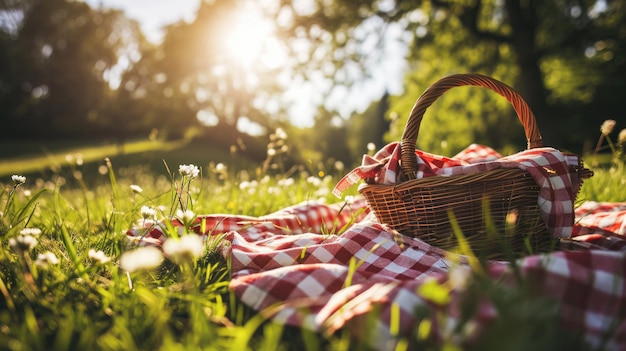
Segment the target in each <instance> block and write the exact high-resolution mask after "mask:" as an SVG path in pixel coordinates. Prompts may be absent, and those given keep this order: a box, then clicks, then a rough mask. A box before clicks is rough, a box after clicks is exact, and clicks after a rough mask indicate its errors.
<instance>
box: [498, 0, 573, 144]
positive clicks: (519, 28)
mask: <svg viewBox="0 0 626 351" xmlns="http://www.w3.org/2000/svg"><path fill="white" fill-rule="evenodd" d="M536 6H537V5H536V1H534V0H530V1H527V2H524V6H523V7H522V5H521V3H520V0H507V1H506V9H507V14H508V17H509V23H510V24H511V27H512V29H513V33H512V41H511V46H512V49H513V51H514V52H515V60H516V63H517V66H518V67H519V81H518V87H517V90H518V92H519V93H520V95H522V97H523V98H524V100H526V102H527V103H528V105H529V106H530V109H531V110H532V111H533V113H534V114H535V118H536V119H537V125H538V127H539V130H540V132H541V135H542V136H543V141H544V145H546V146H554V147H557V148H558V147H559V146H561V145H560V144H561V141H562V136H560V135H559V133H558V128H556V127H557V126H558V120H557V118H556V116H555V114H554V113H553V111H551V108H550V106H549V105H548V103H547V96H548V93H547V91H546V87H545V85H544V81H543V73H542V72H541V68H540V66H539V65H540V61H541V57H540V53H539V50H537V47H536V45H535V42H536V38H535V33H536V29H537V25H538V23H537V14H536V11H537V9H536Z"/></svg>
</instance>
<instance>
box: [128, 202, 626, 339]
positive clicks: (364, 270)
mask: <svg viewBox="0 0 626 351" xmlns="http://www.w3.org/2000/svg"><path fill="white" fill-rule="evenodd" d="M365 206H366V204H365V201H364V200H363V199H357V200H356V201H354V202H353V203H352V204H351V205H350V206H346V207H345V208H343V211H339V209H340V208H341V207H340V206H339V205H325V204H318V203H311V202H307V203H303V204H299V205H295V206H292V207H289V208H286V209H284V210H281V211H278V212H276V213H273V214H270V215H267V216H263V217H258V218H256V217H246V216H237V215H206V216H199V217H198V218H197V219H196V222H195V223H196V224H197V225H196V226H194V230H196V232H198V233H200V228H201V226H200V225H199V223H201V222H202V221H203V220H204V221H205V222H206V231H205V233H201V234H210V235H215V234H220V233H226V239H227V240H226V242H227V243H228V244H229V245H225V246H224V251H223V252H224V255H225V257H226V258H227V259H229V260H230V261H231V266H232V280H231V282H230V288H231V289H232V291H233V292H234V293H235V295H236V296H237V297H238V298H239V299H240V300H241V301H242V302H243V303H245V304H247V305H249V306H250V307H252V308H254V309H255V310H257V311H259V313H261V314H262V315H264V316H266V317H268V318H272V319H273V320H274V321H276V322H279V323H285V324H289V325H293V326H299V327H303V328H308V329H310V330H314V331H318V332H328V333H332V332H334V331H336V330H338V329H340V328H349V329H351V332H352V335H354V336H355V337H360V338H363V339H364V340H366V341H368V342H371V346H372V347H375V348H376V349H393V347H394V344H395V340H397V338H396V336H398V335H404V334H407V333H411V332H414V331H415V330H416V328H417V323H418V322H419V321H418V319H417V317H416V315H415V313H414V312H415V310H416V308H418V307H422V308H428V309H430V310H431V311H433V313H434V311H437V312H444V314H445V315H446V316H447V321H446V323H445V324H442V325H433V335H431V337H432V338H434V339H438V338H441V337H443V336H445V335H447V333H449V332H450V330H452V329H453V328H454V326H455V325H456V324H457V323H458V322H459V311H458V308H457V307H458V304H457V303H458V301H459V300H460V299H461V298H462V296H463V283H462V282H463V277H465V276H467V275H468V272H469V271H470V269H469V264H468V261H467V259H466V258H464V257H458V260H456V259H451V257H453V256H450V253H447V252H445V251H443V250H441V249H439V248H436V247H433V246H430V245H428V244H426V243H424V242H423V241H421V240H419V239H415V238H410V237H405V236H402V235H399V234H397V233H392V231H391V230H389V229H388V228H386V227H385V226H384V225H381V224H379V223H377V222H376V220H375V218H374V217H373V216H372V215H368V214H367V213H366V212H367V211H362V210H363V208H365ZM353 216H356V217H354V218H355V220H356V223H355V224H353V225H351V226H350V227H349V228H348V229H347V230H346V231H345V232H344V233H342V234H341V235H333V234H328V232H325V231H326V229H323V228H341V227H343V226H344V225H346V224H347V223H350V220H351V218H353ZM576 216H577V222H576V223H577V224H576V225H575V228H574V233H575V234H576V235H578V234H580V235H579V236H576V237H575V238H574V239H580V240H581V241H582V242H583V243H585V244H589V245H590V247H591V248H601V247H610V248H611V249H612V250H624V247H625V246H624V245H623V243H625V242H626V241H624V240H622V239H621V238H622V236H623V235H626V233H624V226H625V224H624V223H625V222H626V221H625V220H626V203H612V204H610V203H594V202H588V203H585V204H583V205H582V206H580V207H579V208H577V210H576ZM322 223H324V224H322ZM173 224H174V225H177V226H180V222H178V221H174V222H173ZM609 230H611V231H613V230H615V232H611V235H610V236H607V235H606V233H607V232H608V231H609ZM128 235H129V236H131V237H132V238H135V239H137V237H138V236H143V235H145V237H144V239H143V240H142V242H145V243H147V244H157V245H158V244H160V243H161V241H162V240H164V239H165V237H164V236H163V232H162V229H161V227H160V226H155V227H152V229H150V230H149V231H148V232H147V233H145V232H144V230H143V229H142V228H137V229H133V230H130V231H129V232H128ZM616 242H621V243H622V245H616V244H615V243H616ZM518 263H519V267H520V270H521V272H522V274H523V275H524V276H525V277H527V278H528V281H529V282H530V283H531V284H532V288H533V291H536V292H537V293H538V294H540V295H543V296H546V297H550V298H553V299H554V300H555V303H559V304H560V306H559V312H560V316H561V323H562V325H563V326H564V327H566V328H569V329H570V330H572V331H575V332H580V333H582V334H583V335H584V336H585V338H586V340H587V341H588V342H589V343H590V344H591V345H592V346H599V345H601V344H602V343H604V342H605V344H604V346H605V347H606V349H611V350H626V279H625V278H626V251H609V250H606V249H604V250H593V249H591V250H584V251H576V252H564V251H560V252H555V253H551V254H544V255H538V256H530V257H526V258H523V259H520V260H519V261H518ZM488 269H489V272H490V274H491V275H492V276H493V277H494V279H496V278H498V279H499V278H503V277H506V276H509V275H510V274H511V269H510V267H509V266H508V264H507V263H504V262H500V261H492V262H490V263H489V266H488ZM432 279H436V280H437V281H438V282H442V283H443V282H445V283H446V284H450V285H451V286H452V287H453V291H452V293H451V300H450V301H449V302H448V303H446V304H444V305H441V303H440V302H437V301H432V300H431V299H430V298H429V297H427V296H425V295H424V294H423V293H422V290H421V289H420V287H422V286H424V284H429V283H430V282H431V280H432ZM511 280H512V279H508V281H511ZM498 281H501V280H498ZM371 311H375V312H374V313H375V316H377V317H378V318H376V319H375V320H374V326H373V329H368V330H367V331H366V332H365V333H364V332H363V327H362V326H363V325H364V324H363V323H368V322H369V321H370V320H367V318H368V317H367V316H366V315H367V313H368V312H371ZM498 313H499V311H498V310H497V309H496V308H495V307H494V306H493V305H491V304H490V303H489V302H488V301H483V302H481V303H480V307H479V309H478V312H477V313H476V315H475V316H474V319H473V320H472V322H471V323H470V324H471V325H473V326H475V327H477V328H474V332H473V333H470V335H467V338H468V339H471V338H472V337H475V336H476V334H478V335H479V333H480V331H481V328H485V327H488V325H489V323H490V322H492V321H494V320H496V319H497V318H498ZM366 320H367V321H366ZM434 321H435V322H436V321H437V319H434ZM392 325H394V327H393V328H392ZM395 326H397V328H396V327H395ZM392 331H393V332H392Z"/></svg>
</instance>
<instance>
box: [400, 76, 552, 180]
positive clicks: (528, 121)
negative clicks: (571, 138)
mask: <svg viewBox="0 0 626 351" xmlns="http://www.w3.org/2000/svg"><path fill="white" fill-rule="evenodd" d="M466 85H469V86H478V87H484V88H487V89H490V90H492V91H494V92H496V93H498V94H500V95H502V96H503V97H505V98H506V99H507V100H508V101H509V102H510V103H511V105H512V106H513V109H515V112H516V113H517V117H518V118H519V120H520V122H522V125H523V126H524V131H525V133H526V140H527V141H528V149H532V148H536V147H542V146H543V141H542V138H541V134H540V133H539V129H538V127H537V122H536V121H535V115H534V114H533V112H532V111H531V110H530V108H529V107H528V104H526V101H524V99H523V98H522V97H521V96H520V95H519V94H518V93H517V92H516V91H515V90H513V88H511V87H509V86H508V85H506V84H504V83H502V82H500V81H497V80H495V79H493V78H489V77H487V76H483V75H479V74H455V75H451V76H448V77H444V78H441V79H440V80H438V81H437V82H435V83H434V84H433V85H431V86H430V87H428V89H426V91H424V93H423V94H422V96H420V97H419V99H417V101H416V102H415V105H414V106H413V109H411V114H410V115H409V119H408V121H407V124H406V127H405V128H404V132H403V133H402V141H401V143H400V147H401V149H400V154H401V159H402V165H401V169H402V175H403V176H404V178H405V179H415V178H416V174H417V160H416V158H415V148H416V147H417V134H418V132H419V128H420V124H421V123H422V118H424V113H425V112H426V109H427V108H428V107H429V106H430V105H432V104H433V102H435V100H437V98H439V97H440V96H441V95H443V93H445V92H446V91H448V90H449V89H451V88H454V87H458V86H466Z"/></svg>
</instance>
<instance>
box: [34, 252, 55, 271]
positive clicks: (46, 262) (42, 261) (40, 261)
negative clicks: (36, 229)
mask: <svg viewBox="0 0 626 351" xmlns="http://www.w3.org/2000/svg"><path fill="white" fill-rule="evenodd" d="M35 264H36V265H37V266H38V267H41V268H44V269H45V268H48V267H49V266H54V265H57V264H59V259H58V258H57V257H56V256H55V255H54V254H53V253H52V252H50V251H47V252H44V253H40V254H39V255H37V259H36V260H35Z"/></svg>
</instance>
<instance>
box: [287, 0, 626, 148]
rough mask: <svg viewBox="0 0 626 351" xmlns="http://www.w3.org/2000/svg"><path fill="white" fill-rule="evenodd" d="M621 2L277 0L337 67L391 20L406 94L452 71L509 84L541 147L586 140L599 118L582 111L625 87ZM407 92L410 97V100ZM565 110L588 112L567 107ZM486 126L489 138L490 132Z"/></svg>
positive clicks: (295, 27)
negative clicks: (405, 64) (535, 126)
mask: <svg viewBox="0 0 626 351" xmlns="http://www.w3.org/2000/svg"><path fill="white" fill-rule="evenodd" d="M624 3H625V2H624V1H620V0H614V1H608V0H607V1H595V0H593V1H584V0H566V1H538V0H526V1H522V0H506V1H495V0H474V1H455V0H450V1H444V0H430V1H422V0H405V1H374V0H360V1H353V0H334V1H321V0H320V1H314V2H313V4H312V5H311V6H310V7H309V8H308V9H307V11H304V13H300V12H299V11H297V10H296V9H294V6H293V4H292V3H291V2H289V1H283V2H282V6H283V8H284V9H287V10H286V11H291V12H292V13H294V20H293V26H292V28H291V29H290V31H291V32H296V31H297V30H298V28H300V30H301V31H304V32H311V31H314V30H315V31H318V32H319V31H320V30H322V31H325V32H326V33H330V38H328V39H327V40H326V41H325V45H327V46H328V47H331V48H332V50H335V52H339V54H338V55H336V56H335V57H334V58H335V59H336V60H342V61H343V63H342V62H338V64H339V65H342V64H345V63H346V62H350V60H352V59H354V60H356V61H362V57H363V55H364V53H363V52H359V50H360V49H359V47H360V46H359V44H362V43H363V42H365V41H366V40H367V38H368V36H376V33H377V32H380V31H381V28H384V27H385V26H388V25H390V24H394V25H399V26H402V28H404V29H405V30H406V33H407V35H409V36H410V40H411V46H410V48H411V49H410V54H409V60H410V62H412V64H413V66H412V67H413V69H414V70H415V71H414V72H415V74H414V75H411V77H409V78H408V79H409V82H408V84H407V90H415V89H414V88H412V87H415V86H419V90H420V91H423V90H424V89H425V88H426V87H427V86H428V85H429V84H430V83H432V82H434V80H435V78H438V77H434V75H433V74H430V73H432V72H437V73H438V75H439V76H441V75H444V74H450V73H457V72H459V71H461V72H462V71H472V72H478V73H484V74H487V75H491V76H494V77H496V78H500V79H501V80H504V81H505V82H507V83H509V84H511V85H513V86H514V87H515V88H516V90H518V91H519V92H520V94H521V95H522V96H524V98H525V99H526V101H527V102H528V103H529V105H530V107H531V108H532V110H533V111H534V112H535V115H536V116H537V119H538V123H539V126H540V129H541V131H542V133H543V134H544V139H545V141H546V144H549V145H554V146H556V147H564V146H565V147H573V145H574V144H577V145H578V147H580V144H581V143H582V141H583V138H584V137H589V135H584V134H585V133H584V132H583V133H581V132H580V131H581V130H584V125H585V124H584V121H585V120H588V119H590V118H594V119H597V120H601V118H598V117H597V115H594V116H593V117H589V115H588V113H591V111H596V113H597V112H599V111H611V108H609V107H607V106H602V105H601V104H598V103H597V102H599V101H598V100H596V101H595V102H594V98H599V93H600V92H606V91H607V90H609V91H613V93H611V94H610V95H609V96H615V91H616V90H615V89H611V88H619V89H623V88H624V85H623V84H624V83H622V82H624V81H625V79H624V59H623V58H621V57H618V55H617V54H618V53H621V52H623V50H624V49H623V48H624V43H625V40H626V39H625V36H626V34H625V33H626V31H625V30H624V23H626V22H625V21H624V16H625V13H626V11H624V10H625V5H624ZM301 12H302V11H301ZM363 33H365V34H363ZM317 37H322V38H324V36H323V35H319V34H318V35H317ZM318 41H319V40H318ZM361 47H362V46H361ZM598 49H600V50H598ZM428 70H432V71H428ZM611 74H618V75H619V76H617V77H616V76H614V75H613V76H611ZM563 78H567V80H566V81H564V80H563ZM609 87H610V88H609ZM451 94H452V91H451ZM455 94H457V93H456V92H455V93H454V94H452V95H455ZM407 95H411V96H410V97H408V98H407V99H410V100H413V101H414V99H415V97H416V96H414V95H413V94H407ZM472 99H474V98H472ZM479 100H482V98H480V97H479ZM603 100H610V101H612V104H613V103H617V100H612V99H603ZM413 101H412V102H413ZM401 104H404V105H408V103H407V102H403V101H402V99H399V100H396V105H392V109H393V108H394V107H397V106H399V105H401ZM572 104H574V105H576V106H577V107H580V106H581V105H584V106H585V108H584V109H581V108H576V109H572V108H569V107H568V106H571V105H572ZM452 105H458V103H455V104H449V106H452ZM613 106H616V105H613ZM599 107H600V108H599ZM476 108H477V110H476V112H477V113H478V114H480V115H482V112H478V107H476ZM446 109H447V108H446ZM440 112H444V111H440ZM584 113H587V115H585V114H584ZM438 116H439V117H440V118H442V119H445V120H446V121H447V122H448V123H442V125H454V123H452V122H453V121H452V118H453V117H452V115H450V114H449V113H444V114H443V115H442V114H441V113H440V114H438ZM502 118H503V117H502ZM507 118H508V117H507ZM616 118H617V117H616ZM498 123H499V121H498ZM597 124H598V125H599V122H598V123H597ZM399 125H401V126H402V123H400V124H399ZM473 125H475V126H476V125H478V123H473ZM424 127H425V126H424ZM492 127H494V126H493V125H492V126H488V127H487V128H486V129H487V130H486V132H489V133H491V131H489V129H490V128H492ZM398 129H401V127H398V126H396V129H395V130H394V131H392V133H391V136H395V137H398V135H399V130H398ZM496 129H497V130H498V131H502V130H505V129H502V128H496ZM505 131H506V130H505ZM482 134H484V133H482ZM595 134H597V133H595ZM571 135H573V136H574V137H573V138H571V137H570V136H571ZM576 135H577V136H576ZM479 139H480V138H479ZM431 146H432V145H431Z"/></svg>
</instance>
